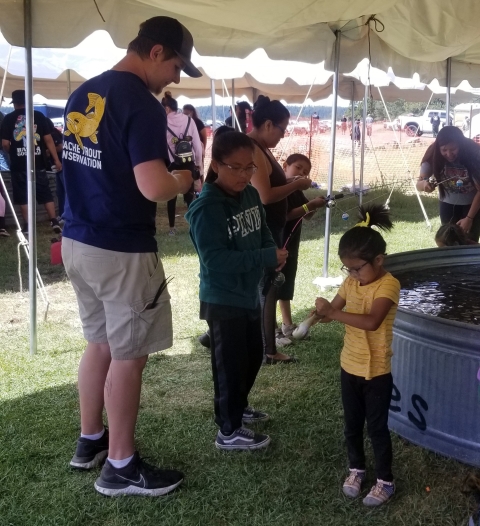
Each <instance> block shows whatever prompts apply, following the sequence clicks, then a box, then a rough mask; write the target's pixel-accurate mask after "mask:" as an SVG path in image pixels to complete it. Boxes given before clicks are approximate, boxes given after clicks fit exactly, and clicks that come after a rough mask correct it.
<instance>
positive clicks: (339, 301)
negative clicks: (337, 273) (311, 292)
mask: <svg viewBox="0 0 480 526" xmlns="http://www.w3.org/2000/svg"><path fill="white" fill-rule="evenodd" d="M346 304H347V302H346V301H345V299H344V298H342V296H340V294H337V295H336V296H335V297H334V298H333V300H332V301H331V303H330V305H331V306H332V307H334V308H335V309H337V310H343V309H344V308H345V305H346ZM312 314H315V315H316V316H317V317H318V320H319V322H320V323H330V322H331V321H333V320H332V319H330V318H328V317H327V316H325V315H323V314H318V312H317V308H316V302H315V309H314V310H313V311H312Z"/></svg>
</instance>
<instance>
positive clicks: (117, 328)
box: [62, 237, 173, 360]
mask: <svg viewBox="0 0 480 526" xmlns="http://www.w3.org/2000/svg"><path fill="white" fill-rule="evenodd" d="M62 258H63V262H64V264H65V269H66V271H67V274H68V277H69V278H70V281H71V282H72V285H73V288H74V289H75V293H76V295H77V301H78V307H79V311H80V319H81V321H82V325H83V334H84V336H85V339H86V340H87V341H88V342H91V343H108V344H109V345H110V351H111V353H112V358H113V359H115V360H133V359H135V358H140V357H142V356H145V355H147V354H151V353H154V352H157V351H162V350H164V349H168V348H169V347H171V346H172V341H173V337H172V310H171V306H170V294H169V293H168V290H167V288H166V287H165V290H163V292H162V293H161V294H160V296H159V297H158V299H157V300H156V302H154V298H155V296H156V294H157V292H158V291H159V289H160V288H161V287H162V284H163V285H164V280H165V273H164V271H163V265H162V262H161V261H160V260H159V259H158V257H157V254H155V253H153V252H146V253H128V252H114V251H112V250H104V249H102V248H97V247H93V246H91V245H85V244H84V243H80V242H79V241H74V240H72V239H69V238H66V237H64V238H63V239H62Z"/></svg>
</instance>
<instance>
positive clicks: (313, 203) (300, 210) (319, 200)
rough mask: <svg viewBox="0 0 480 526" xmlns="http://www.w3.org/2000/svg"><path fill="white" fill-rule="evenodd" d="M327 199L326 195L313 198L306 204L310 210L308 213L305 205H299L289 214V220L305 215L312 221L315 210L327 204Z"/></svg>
mask: <svg viewBox="0 0 480 526" xmlns="http://www.w3.org/2000/svg"><path fill="white" fill-rule="evenodd" d="M326 202H327V201H326V200H325V198H324V197H315V199H311V200H310V201H308V202H307V203H305V205H306V206H307V208H308V210H309V211H310V212H309V213H308V214H306V210H305V208H304V205H302V206H297V207H296V208H292V209H291V210H290V211H289V212H288V214H287V221H293V220H294V219H300V218H301V217H303V216H305V217H303V218H304V219H306V220H307V221H310V219H312V217H313V216H314V215H315V212H316V211H317V210H318V209H319V208H322V207H324V206H325V203H326Z"/></svg>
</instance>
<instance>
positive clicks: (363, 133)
mask: <svg viewBox="0 0 480 526" xmlns="http://www.w3.org/2000/svg"><path fill="white" fill-rule="evenodd" d="M367 103H368V85H365V96H364V97H363V125H362V152H361V157H360V194H359V196H358V202H359V204H362V200H363V169H364V163H365V142H366V141H367V138H366V135H365V129H366V119H367Z"/></svg>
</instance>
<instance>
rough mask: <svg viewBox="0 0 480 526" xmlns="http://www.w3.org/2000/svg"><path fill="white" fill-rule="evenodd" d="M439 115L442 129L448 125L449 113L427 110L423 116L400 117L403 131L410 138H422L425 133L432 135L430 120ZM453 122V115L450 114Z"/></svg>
mask: <svg viewBox="0 0 480 526" xmlns="http://www.w3.org/2000/svg"><path fill="white" fill-rule="evenodd" d="M435 113H437V114H438V115H439V117H440V128H441V127H442V125H444V124H446V116H447V112H446V111H445V110H432V109H430V110H425V112H424V114H423V115H400V117H399V119H400V123H401V127H402V130H404V131H405V133H406V134H407V135H408V136H410V137H416V136H420V135H422V134H423V133H432V123H431V122H430V119H431V118H432V117H433V116H434V115H435ZM450 118H451V122H453V113H450Z"/></svg>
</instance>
